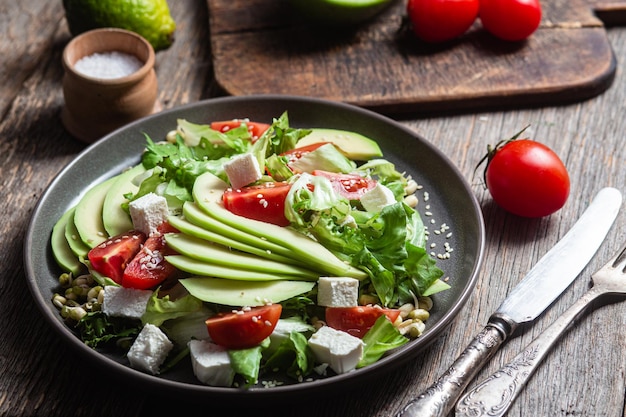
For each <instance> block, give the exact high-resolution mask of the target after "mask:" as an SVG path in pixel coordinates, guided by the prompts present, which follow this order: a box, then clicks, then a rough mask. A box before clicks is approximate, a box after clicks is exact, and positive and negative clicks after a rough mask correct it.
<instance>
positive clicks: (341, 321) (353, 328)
mask: <svg viewBox="0 0 626 417" xmlns="http://www.w3.org/2000/svg"><path fill="white" fill-rule="evenodd" d="M383 314H384V315H386V316H387V318H388V319H389V320H390V321H391V322H392V323H393V322H394V321H396V319H397V318H398V316H399V315H400V310H397V309H391V308H381V307H375V306H358V307H326V324H327V325H329V326H330V327H332V328H333V329H336V330H342V331H344V332H346V333H349V334H351V335H352V336H356V337H359V338H362V337H363V336H364V335H365V333H367V331H368V330H369V329H370V328H371V327H372V326H373V325H374V323H376V320H377V319H378V318H379V317H380V316H382V315H383Z"/></svg>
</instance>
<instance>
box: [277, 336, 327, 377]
mask: <svg viewBox="0 0 626 417" xmlns="http://www.w3.org/2000/svg"><path fill="white" fill-rule="evenodd" d="M314 363H315V358H314V356H313V352H311V348H310V347H309V344H308V341H307V338H306V337H305V336H304V335H303V334H302V333H298V332H291V333H289V337H288V338H286V339H285V340H284V341H283V342H282V343H281V344H280V345H279V346H278V348H277V349H276V351H274V353H272V355H271V356H270V357H269V358H268V359H267V362H266V363H265V368H266V369H268V370H281V371H285V372H286V373H287V375H289V376H290V377H292V378H294V379H300V378H302V377H303V376H306V375H308V374H309V373H311V370H312V369H313V364H314Z"/></svg>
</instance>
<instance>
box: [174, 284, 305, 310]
mask: <svg viewBox="0 0 626 417" xmlns="http://www.w3.org/2000/svg"><path fill="white" fill-rule="evenodd" d="M180 283H181V284H183V286H184V287H185V288H186V289H187V291H189V293H190V294H191V295H193V296H194V297H196V298H198V299H200V300H202V301H206V302H209V303H217V304H224V305H229V306H237V307H244V306H250V307H254V306H259V305H263V304H264V303H265V300H269V301H271V302H272V303H280V302H281V301H284V300H288V299H290V298H292V297H295V296H297V295H300V294H304V293H306V292H309V291H311V290H312V289H313V287H314V286H315V283H314V282H307V281H259V282H249V281H235V280H228V279H219V278H208V277H192V278H185V279H181V280H180Z"/></svg>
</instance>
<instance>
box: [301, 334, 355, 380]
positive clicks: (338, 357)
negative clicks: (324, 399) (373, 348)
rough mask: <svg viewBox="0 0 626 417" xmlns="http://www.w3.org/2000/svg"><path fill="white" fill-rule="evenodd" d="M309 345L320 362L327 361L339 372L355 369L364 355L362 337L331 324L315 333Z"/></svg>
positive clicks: (331, 367)
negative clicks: (336, 328)
mask: <svg viewBox="0 0 626 417" xmlns="http://www.w3.org/2000/svg"><path fill="white" fill-rule="evenodd" d="M309 347H310V348H311V350H312V351H313V354H314V355H315V359H317V361H318V362H320V363H327V364H328V365H329V366H330V369H332V370H333V371H335V372H336V373H338V374H343V373H346V372H350V371H352V370H354V369H355V368H356V365H357V364H358V363H359V361H360V360H361V357H362V356H363V341H362V340H361V339H359V338H358V337H355V336H352V335H350V334H348V333H346V332H342V331H341V330H335V329H333V328H332V327H329V326H323V327H321V328H320V329H319V330H318V331H317V332H315V333H313V336H311V338H310V339H309Z"/></svg>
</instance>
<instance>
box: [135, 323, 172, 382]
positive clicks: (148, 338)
mask: <svg viewBox="0 0 626 417" xmlns="http://www.w3.org/2000/svg"><path fill="white" fill-rule="evenodd" d="M173 347H174V344H173V343H172V342H170V340H169V339H168V338H167V336H166V335H165V333H163V332H162V331H161V329H159V328H158V327H157V326H155V325H154V324H150V323H148V324H146V325H145V326H144V327H143V329H141V332H139V335H138V336H137V338H136V339H135V341H134V342H133V344H132V346H131V347H130V350H129V351H128V354H127V355H126V356H127V357H128V360H129V361H130V366H131V367H132V368H135V369H138V370H140V371H144V372H149V373H151V374H152V375H156V374H158V373H159V367H160V366H161V365H162V364H163V362H164V361H165V359H166V358H167V355H168V354H169V353H170V351H171V350H172V348H173Z"/></svg>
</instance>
